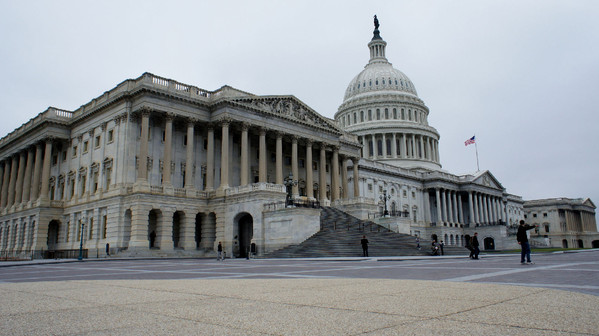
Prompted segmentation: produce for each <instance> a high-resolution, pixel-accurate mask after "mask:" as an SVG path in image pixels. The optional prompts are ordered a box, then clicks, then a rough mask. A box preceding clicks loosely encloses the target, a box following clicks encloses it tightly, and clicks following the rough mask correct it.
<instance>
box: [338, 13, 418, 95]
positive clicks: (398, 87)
mask: <svg viewBox="0 0 599 336" xmlns="http://www.w3.org/2000/svg"><path fill="white" fill-rule="evenodd" d="M374 25H375V29H374V32H373V33H374V34H373V37H372V40H371V41H370V43H368V49H370V61H369V62H368V64H366V66H365V67H364V70H362V71H361V72H360V73H359V74H358V75H357V76H356V77H354V79H352V81H351V82H350V83H349V85H348V86H347V89H346V90H345V97H344V99H343V100H344V101H347V100H348V99H350V98H352V97H354V96H357V95H359V94H362V93H365V92H372V91H399V92H402V93H409V94H412V95H414V96H418V93H417V92H416V88H415V87H414V84H412V81H411V80H410V79H409V78H408V76H406V75H405V74H404V73H403V72H401V71H399V70H397V69H395V68H393V65H392V64H391V63H389V61H387V58H386V57H385V48H386V47H387V42H385V41H384V40H383V38H382V37H381V35H380V32H379V30H378V27H379V26H378V20H377V19H376V15H375V23H374Z"/></svg>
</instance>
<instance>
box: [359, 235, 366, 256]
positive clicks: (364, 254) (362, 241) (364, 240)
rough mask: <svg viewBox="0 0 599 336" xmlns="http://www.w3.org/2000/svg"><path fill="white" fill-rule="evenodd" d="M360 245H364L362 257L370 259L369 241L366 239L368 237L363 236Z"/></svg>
mask: <svg viewBox="0 0 599 336" xmlns="http://www.w3.org/2000/svg"><path fill="white" fill-rule="evenodd" d="M360 244H362V256H363V257H368V239H366V236H362V240H360Z"/></svg>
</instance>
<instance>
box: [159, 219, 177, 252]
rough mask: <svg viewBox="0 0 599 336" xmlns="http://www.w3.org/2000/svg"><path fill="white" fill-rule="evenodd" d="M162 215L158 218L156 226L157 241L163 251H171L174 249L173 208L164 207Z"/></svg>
mask: <svg viewBox="0 0 599 336" xmlns="http://www.w3.org/2000/svg"><path fill="white" fill-rule="evenodd" d="M161 211H162V215H161V216H160V217H159V218H158V223H157V228H156V242H157V243H158V246H159V247H160V250H161V251H170V250H173V249H174V243H173V216H174V214H175V212H174V211H172V210H167V209H164V208H163V209H162V210H161Z"/></svg>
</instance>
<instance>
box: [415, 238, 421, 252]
mask: <svg viewBox="0 0 599 336" xmlns="http://www.w3.org/2000/svg"><path fill="white" fill-rule="evenodd" d="M416 248H417V249H418V250H420V238H418V237H416Z"/></svg>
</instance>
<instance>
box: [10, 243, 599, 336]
mask: <svg viewBox="0 0 599 336" xmlns="http://www.w3.org/2000/svg"><path fill="white" fill-rule="evenodd" d="M533 259H534V261H535V262H536V263H535V264H534V265H520V263H519V256H517V255H505V256H483V259H481V260H478V261H476V260H469V259H467V258H456V257H448V258H443V257H441V258H433V257H431V258H409V257H406V258H354V259H342V260H340V259H339V260H335V259H318V260H290V259H285V260H283V259H279V260H274V259H255V260H249V261H248V260H244V259H227V260H226V261H224V262H217V261H216V260H212V259H210V260H208V259H200V260H198V259H177V260H174V259H167V260H131V259H130V260H102V261H84V262H72V261H70V262H63V261H50V262H48V261H45V262H39V261H34V262H29V263H28V262H20V263H2V264H0V265H2V266H7V267H0V295H1V297H2V302H3V304H2V305H0V314H1V316H0V321H1V322H0V325H1V328H0V334H1V335H172V334H180V335H187V334H191V335H193V334H199V335H214V334H221V335H247V334H259V335H294V334H297V335H433V334H434V335H448V334H455V333H460V334H465V335H469V334H471V335H597V334H598V333H599V319H598V318H597V317H598V316H599V315H598V313H597V312H598V311H599V251H590V252H579V253H560V254H535V255H533ZM9 265H14V266H9Z"/></svg>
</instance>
